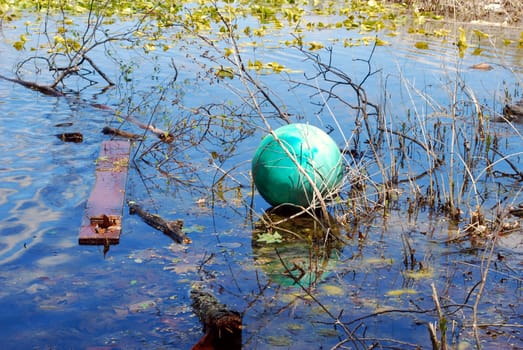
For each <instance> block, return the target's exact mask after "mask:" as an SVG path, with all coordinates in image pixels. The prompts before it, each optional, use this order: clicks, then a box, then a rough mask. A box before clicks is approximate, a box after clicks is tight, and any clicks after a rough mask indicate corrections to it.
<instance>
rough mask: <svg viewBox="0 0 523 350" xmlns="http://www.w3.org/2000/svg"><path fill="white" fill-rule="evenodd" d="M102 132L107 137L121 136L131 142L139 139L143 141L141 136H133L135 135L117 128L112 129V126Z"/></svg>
mask: <svg viewBox="0 0 523 350" xmlns="http://www.w3.org/2000/svg"><path fill="white" fill-rule="evenodd" d="M102 132H103V133H104V134H105V135H115V136H120V137H123V138H126V139H129V140H139V139H142V136H141V135H138V134H133V133H130V132H127V131H123V130H120V129H116V128H111V127H110V126H106V127H104V128H103V129H102Z"/></svg>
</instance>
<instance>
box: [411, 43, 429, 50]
mask: <svg viewBox="0 0 523 350" xmlns="http://www.w3.org/2000/svg"><path fill="white" fill-rule="evenodd" d="M414 46H415V47H416V48H417V49H419V50H428V49H429V44H428V43H427V42H426V41H418V42H417V43H415V44H414Z"/></svg>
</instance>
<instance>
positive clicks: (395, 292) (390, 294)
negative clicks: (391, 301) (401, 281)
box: [385, 288, 418, 297]
mask: <svg viewBox="0 0 523 350" xmlns="http://www.w3.org/2000/svg"><path fill="white" fill-rule="evenodd" d="M416 293H418V292H417V291H416V290H414V289H411V288H403V289H393V290H389V291H388V292H387V293H385V295H386V296H388V297H399V296H402V295H404V294H416Z"/></svg>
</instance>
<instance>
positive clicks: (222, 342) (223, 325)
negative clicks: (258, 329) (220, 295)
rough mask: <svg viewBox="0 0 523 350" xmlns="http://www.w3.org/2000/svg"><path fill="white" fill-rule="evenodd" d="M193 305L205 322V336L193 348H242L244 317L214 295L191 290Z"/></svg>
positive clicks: (233, 349)
mask: <svg viewBox="0 0 523 350" xmlns="http://www.w3.org/2000/svg"><path fill="white" fill-rule="evenodd" d="M191 299H192V307H193V310H194V313H195V314H196V315H198V317H199V318H200V321H201V322H202V324H203V331H204V332H205V334H204V336H203V337H202V338H201V339H200V340H199V341H198V343H196V345H194V346H193V347H192V348H191V350H239V349H241V348H242V317H241V315H240V313H239V312H236V311H231V310H229V309H228V308H227V306H225V305H224V304H221V303H220V302H219V301H218V299H216V297H215V296H214V295H212V294H211V293H209V292H205V291H202V290H200V289H198V288H195V289H193V290H191Z"/></svg>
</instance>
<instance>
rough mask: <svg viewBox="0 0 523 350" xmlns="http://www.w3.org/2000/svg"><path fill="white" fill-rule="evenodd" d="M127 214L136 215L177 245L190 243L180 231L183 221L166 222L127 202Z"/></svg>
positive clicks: (133, 203)
mask: <svg viewBox="0 0 523 350" xmlns="http://www.w3.org/2000/svg"><path fill="white" fill-rule="evenodd" d="M128 205H129V213H130V214H136V215H138V216H139V217H141V218H142V220H143V221H144V222H145V223H146V224H148V225H149V226H152V227H154V228H155V229H157V230H159V231H162V232H163V233H164V234H165V235H167V236H169V237H171V238H172V239H173V240H174V241H175V242H177V243H191V242H192V241H191V239H190V238H189V237H187V236H186V235H185V233H184V232H183V230H182V227H183V221H182V220H175V221H167V220H165V219H163V218H162V217H160V216H159V215H156V214H151V213H149V212H148V211H146V210H144V209H142V207H140V206H139V205H138V204H136V203H135V202H131V201H130V202H129V203H128Z"/></svg>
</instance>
